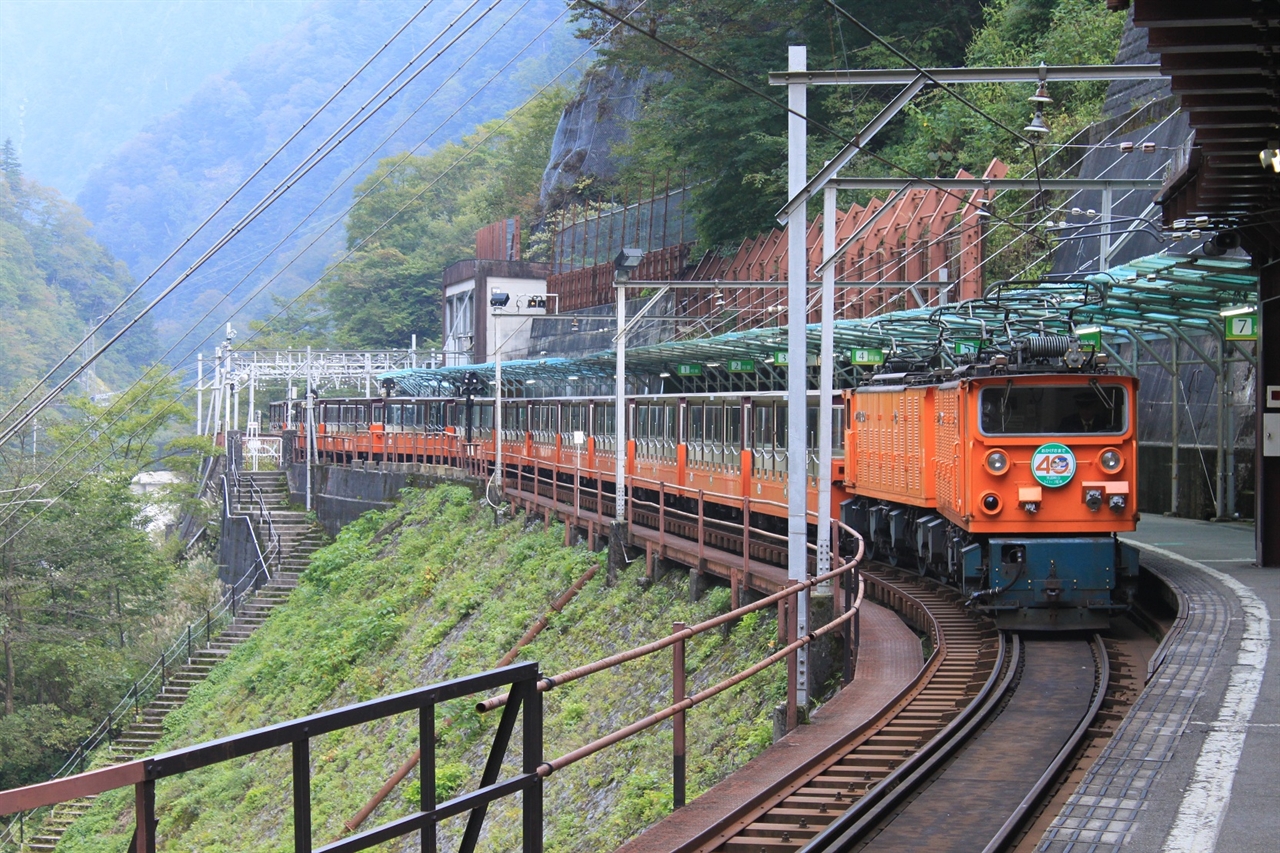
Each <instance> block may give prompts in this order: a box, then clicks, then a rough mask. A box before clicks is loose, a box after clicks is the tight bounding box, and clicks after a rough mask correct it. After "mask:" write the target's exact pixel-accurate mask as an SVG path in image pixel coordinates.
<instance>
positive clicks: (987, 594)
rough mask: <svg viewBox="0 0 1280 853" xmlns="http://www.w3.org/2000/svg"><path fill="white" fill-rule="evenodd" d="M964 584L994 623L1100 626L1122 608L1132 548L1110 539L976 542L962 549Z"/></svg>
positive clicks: (1133, 566) (1131, 573) (1132, 576)
mask: <svg viewBox="0 0 1280 853" xmlns="http://www.w3.org/2000/svg"><path fill="white" fill-rule="evenodd" d="M963 560H964V576H965V586H966V587H968V588H969V589H970V590H972V589H973V588H974V586H973V585H979V584H980V585H982V586H984V587H985V589H981V591H980V592H979V593H978V594H976V595H975V596H974V604H975V606H976V607H977V608H978V609H979V610H982V611H984V612H986V613H988V614H989V615H990V616H992V618H994V619H995V621H996V625H997V626H998V627H1000V628H1006V629H1022V630H1051V631H1061V630H1072V629H1076V630H1100V629H1104V628H1106V627H1107V625H1108V623H1109V622H1110V619H1111V616H1112V615H1113V614H1114V613H1116V612H1117V611H1123V610H1126V609H1127V608H1128V606H1129V599H1130V595H1131V590H1132V588H1133V585H1134V582H1135V581H1136V579H1137V576H1138V551H1137V549H1136V548H1134V547H1132V546H1130V545H1127V544H1125V543H1123V542H1121V541H1120V540H1119V539H1117V538H1116V537H1114V536H1071V537H1066V536H1064V537H1044V538H1040V537H1036V538H1031V537H1024V538H1017V539H1009V538H1006V539H999V538H994V537H993V538H989V539H981V540H979V541H977V542H974V543H972V544H970V545H969V546H968V547H966V548H965V549H964V552H963Z"/></svg>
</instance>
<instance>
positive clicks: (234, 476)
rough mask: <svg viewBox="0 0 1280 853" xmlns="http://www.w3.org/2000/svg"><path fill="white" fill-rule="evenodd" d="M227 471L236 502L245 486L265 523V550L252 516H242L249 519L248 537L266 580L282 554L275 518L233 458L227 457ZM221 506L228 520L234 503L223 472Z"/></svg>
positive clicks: (269, 577) (260, 493)
mask: <svg viewBox="0 0 1280 853" xmlns="http://www.w3.org/2000/svg"><path fill="white" fill-rule="evenodd" d="M227 472H228V473H229V474H230V476H231V482H233V483H234V484H235V498H236V503H239V501H240V495H241V490H242V489H244V488H245V487H246V486H247V487H248V491H249V498H250V501H251V502H254V503H257V505H258V518H259V520H260V521H261V522H263V523H265V524H266V525H267V550H266V551H263V550H262V545H261V543H260V542H259V541H258V533H257V530H256V529H255V527H254V524H253V521H252V517H251V516H248V515H246V516H244V518H246V519H248V520H249V537H250V538H251V539H252V540H253V547H254V550H255V551H256V552H257V555H258V558H257V565H258V566H260V567H261V569H262V571H264V572H266V576H267V580H270V579H271V574H272V573H271V568H272V566H273V565H274V566H276V567H277V568H278V567H279V565H280V559H281V556H282V554H281V551H282V549H281V545H280V533H279V531H277V530H276V524H275V520H274V519H272V518H271V513H270V512H269V511H268V510H267V502H266V498H265V497H264V496H263V494H262V489H261V488H260V487H259V486H258V484H257V483H256V482H254V480H253V479H252V478H251V477H241V476H240V466H239V465H238V464H237V463H236V460H235V459H231V458H230V457H228V464H227ZM222 506H223V520H224V521H225V520H229V519H230V518H231V516H233V515H235V514H236V513H234V512H232V506H234V504H232V503H231V495H230V494H229V492H228V489H227V476H226V475H225V474H224V475H223V478H222Z"/></svg>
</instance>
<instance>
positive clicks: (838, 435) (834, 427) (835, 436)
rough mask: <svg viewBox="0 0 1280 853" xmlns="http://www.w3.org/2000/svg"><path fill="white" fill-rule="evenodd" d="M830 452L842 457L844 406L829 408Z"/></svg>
mask: <svg viewBox="0 0 1280 853" xmlns="http://www.w3.org/2000/svg"><path fill="white" fill-rule="evenodd" d="M831 452H832V454H833V455H835V456H843V455H844V406H832V407H831Z"/></svg>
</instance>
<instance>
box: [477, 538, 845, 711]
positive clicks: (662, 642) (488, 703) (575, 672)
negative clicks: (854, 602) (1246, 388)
mask: <svg viewBox="0 0 1280 853" xmlns="http://www.w3.org/2000/svg"><path fill="white" fill-rule="evenodd" d="M840 527H841V528H843V529H844V530H846V531H848V532H849V533H852V534H853V535H854V536H857V538H858V553H857V554H855V555H854V556H853V557H852V558H850V560H849V561H848V562H847V563H845V564H844V565H842V566H840V567H839V568H837V569H833V570H832V571H829V572H825V573H824V574H821V575H818V576H816V577H812V578H809V579H807V580H803V581H797V582H796V583H793V584H791V585H790V586H788V587H786V588H785V589H782V590H779V591H778V592H775V593H773V594H772V595H768V596H765V597H764V598H762V599H760V600H759V601H754V602H752V603H751V604H746V605H743V606H742V607H739V608H737V609H736V610H730V611H729V612H728V613H722V614H721V615H719V616H715V617H712V618H711V619H708V620H706V621H705V622H700V623H698V624H697V625H693V626H690V627H688V628H685V629H684V630H683V631H676V632H674V633H672V634H669V635H668V636H666V637H663V638H662V639H659V640H654V641H653V642H651V643H646V644H644V645H643V646H637V647H636V648H634V649H630V650H628V651H625V652H619V653H618V654H616V655H610V656H609V657H607V658H601V659H600V660H597V661H594V662H592V663H588V664H584V665H582V666H580V667H576V668H574V669H570V670H566V671H565V672H562V673H559V674H558V675H552V676H546V677H543V678H541V679H539V680H538V691H539V692H545V691H547V690H550V689H551V688H552V687H557V686H559V685H561V684H567V683H569V682H571V681H577V680H578V679H579V678H584V677H586V676H588V675H591V674H593V673H596V672H601V671H603V670H606V669H610V668H612V667H615V666H617V665H618V664H621V663H627V662H628V661H633V660H636V659H637V658H642V657H644V656H645V655H649V654H653V653H654V652H657V651H661V650H662V649H665V648H669V647H670V646H673V645H675V644H676V643H677V642H679V641H680V640H686V639H688V638H689V637H695V636H697V635H698V634H702V633H704V632H706V631H710V630H711V629H712V628H717V627H719V626H721V625H723V624H725V623H727V622H731V621H733V620H735V619H739V618H741V617H743V616H745V615H747V614H748V613H753V612H755V611H757V610H762V609H763V608H765V607H768V606H769V605H770V604H775V603H777V602H778V601H781V600H782V599H784V598H790V597H791V596H793V595H795V594H796V593H799V592H801V591H802V590H806V589H810V588H812V587H814V586H817V585H818V584H819V583H822V582H823V581H827V580H831V579H832V578H836V577H839V576H840V575H843V574H847V573H849V572H851V571H853V570H854V569H855V568H857V567H858V565H859V564H860V563H861V562H862V556H863V554H864V552H865V551H866V542H864V541H863V539H862V537H861V536H860V535H859V534H858V533H857V532H856V531H854V530H853V529H852V528H850V527H848V526H846V525H845V524H843V523H840ZM862 594H863V587H862V584H861V583H860V584H859V590H858V602H859V603H861V601H862ZM855 609H856V608H851V609H850V611H849V612H853V611H854V610H855ZM811 636H812V635H811ZM507 699H508V696H495V697H493V698H492V699H487V700H485V701H484V702H479V703H477V704H476V711H477V712H478V713H481V714H483V713H487V712H489V711H493V710H496V709H498V708H501V707H502V706H503V705H505V704H507Z"/></svg>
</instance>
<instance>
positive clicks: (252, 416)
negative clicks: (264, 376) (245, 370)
mask: <svg viewBox="0 0 1280 853" xmlns="http://www.w3.org/2000/svg"><path fill="white" fill-rule="evenodd" d="M255 367H256V365H255V364H254V363H253V362H250V364H249V415H248V420H247V421H246V423H245V426H246V428H247V427H248V425H249V424H256V423H257V422H258V413H257V412H256V411H254V408H253V407H254V405H255V404H254V399H253V392H254V387H253V386H255V385H257V384H258V371H257V370H255V369H254V368H255Z"/></svg>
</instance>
